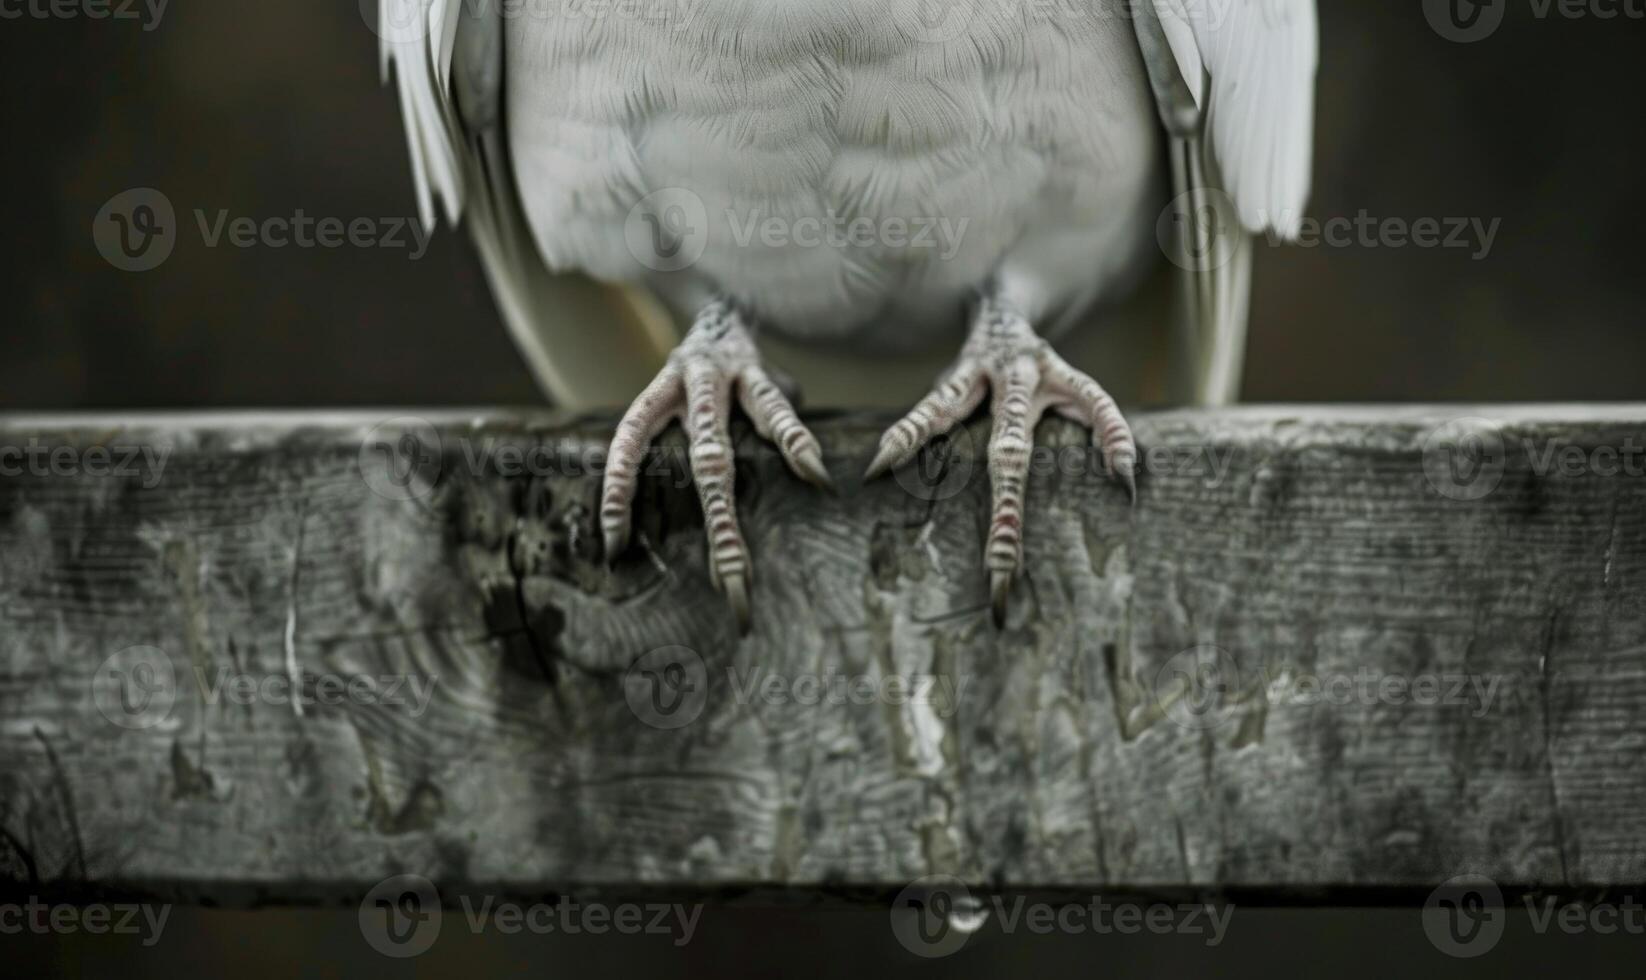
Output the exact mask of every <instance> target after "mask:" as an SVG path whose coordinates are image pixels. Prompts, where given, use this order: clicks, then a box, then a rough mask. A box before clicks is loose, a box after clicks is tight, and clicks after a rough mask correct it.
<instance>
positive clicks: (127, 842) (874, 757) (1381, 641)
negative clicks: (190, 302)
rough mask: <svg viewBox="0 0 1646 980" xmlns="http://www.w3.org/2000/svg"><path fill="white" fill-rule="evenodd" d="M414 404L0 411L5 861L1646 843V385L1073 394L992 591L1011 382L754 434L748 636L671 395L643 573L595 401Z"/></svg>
mask: <svg viewBox="0 0 1646 980" xmlns="http://www.w3.org/2000/svg"><path fill="white" fill-rule="evenodd" d="M389 414H394V413H389ZM400 414H401V416H402V417H401V418H399V419H398V420H395V421H390V422H387V423H386V424H380V423H383V422H384V417H383V416H381V415H379V416H372V417H367V416H364V415H354V416H324V417H322V416H302V415H275V416H267V417H240V416H234V417H220V416H214V417H206V416H164V417H163V416H150V417H126V418H120V419H114V418H92V417H70V418H30V417H11V418H7V419H0V447H4V450H3V453H0V469H3V470H4V475H3V476H0V880H10V881H11V882H13V884H14V885H24V886H27V887H31V888H32V887H40V886H62V887H73V886H75V885H87V886H95V887H111V888H128V889H137V890H143V891H159V892H170V893H173V894H183V895H190V896H197V897H203V898H208V899H213V900H239V899H240V898H247V897H249V898H262V899H272V900H282V899H292V898H315V897H319V898H347V897H348V896H355V895H359V894H360V893H362V892H364V891H366V890H367V889H369V888H370V887H371V886H372V885H373V884H375V883H376V882H378V881H379V880H381V879H382V878H384V877H385V876H387V875H390V874H395V873H399V872H404V871H410V872H416V873H419V874H424V875H427V876H428V877H430V878H433V879H435V880H437V881H439V882H441V883H442V884H443V885H444V886H447V887H451V888H457V889H461V888H469V887H490V888H501V889H509V890H516V891H548V890H558V889H569V888H578V887H581V888H594V889H608V890H632V889H657V890H667V891H674V892H685V893H695V894H699V895H704V894H715V893H724V892H725V891H726V890H728V889H736V888H741V887H753V888H758V889H761V890H763V891H765V892H767V893H819V892H832V893H838V892H842V891H857V892H872V893H883V892H895V891H896V890H897V889H898V888H899V887H901V885H902V884H904V883H906V882H908V881H910V880H911V879H914V878H916V877H919V876H922V875H926V874H931V873H946V874H953V875H956V876H959V877H960V878H962V879H965V880H968V881H972V882H977V883H980V884H984V885H987V886H990V887H999V888H1043V889H1052V890H1060V889H1061V890H1070V889H1075V890H1078V889H1099V888H1103V889H1114V888H1161V889H1171V888H1181V887H1187V888H1221V889H1247V890H1251V891H1255V892H1256V893H1259V894H1266V895H1268V896H1269V897H1271V898H1273V899H1276V900H1286V896H1288V895H1290V896H1303V897H1304V898H1300V899H1299V900H1306V896H1308V895H1310V894H1316V893H1319V892H1320V891H1321V890H1342V889H1350V890H1353V889H1402V888H1417V887H1426V886H1428V885H1430V884H1432V883H1435V882H1438V881H1441V880H1444V879H1447V878H1450V877H1451V876H1453V875H1455V874H1458V873H1464V872H1471V873H1479V874H1485V875H1489V876H1491V877H1493V878H1494V879H1496V880H1498V881H1499V882H1501V883H1504V884H1505V885H1516V884H1518V885H1524V886H1568V887H1586V886H1591V885H1619V884H1638V883H1641V882H1646V474H1643V469H1646V408H1643V407H1603V406H1597V407H1558V408H1557V407H1536V408H1533V407H1527V408H1479V409H1463V408H1457V409H1453V408H1399V409H1396V408H1356V409H1345V408H1334V407H1294V408H1284V409H1272V408H1252V409H1243V410H1237V411H1232V412H1221V413H1216V414H1208V413H1196V412H1171V413H1163V414H1153V415H1150V414H1140V415H1138V416H1137V417H1136V418H1135V420H1134V421H1135V423H1136V429H1137V434H1138V437H1139V440H1140V443H1141V444H1142V446H1143V447H1144V449H1145V452H1146V454H1145V457H1144V459H1143V465H1142V468H1141V471H1140V480H1139V483H1140V496H1139V501H1138V503H1137V505H1136V507H1135V508H1128V507H1127V506H1126V503H1125V499H1124V495H1123V493H1122V492H1121V491H1120V490H1118V489H1117V488H1116V487H1115V486H1114V485H1113V484H1112V483H1111V482H1110V481H1109V480H1108V479H1107V476H1106V474H1105V473H1104V472H1103V471H1102V467H1101V466H1100V465H1099V464H1098V463H1097V462H1096V460H1095V457H1094V456H1093V455H1092V454H1091V453H1090V452H1088V451H1086V450H1085V449H1084V448H1083V447H1085V446H1086V445H1087V443H1086V436H1085V434H1084V433H1083V432H1082V431H1080V430H1078V429H1076V428H1074V427H1073V426H1068V425H1065V424H1062V423H1047V424H1046V425H1045V426H1044V427H1043V429H1042V433H1041V440H1042V441H1041V447H1042V448H1041V451H1040V453H1039V455H1038V456H1037V465H1036V469H1035V475H1034V477H1033V479H1032V487H1031V492H1030V498H1029V501H1028V508H1029V522H1028V525H1027V527H1028V533H1027V549H1028V556H1027V572H1026V574H1025V575H1024V576H1023V578H1022V579H1021V580H1020V581H1019V583H1018V587H1017V589H1016V592H1015V593H1014V596H1013V599H1012V605H1011V609H1010V611H1009V615H1008V619H1007V623H1006V625H1005V627H1004V628H1003V629H996V628H995V627H994V626H993V625H992V624H991V621H990V617H989V615H988V607H987V601H986V581H987V577H986V574H985V573H984V571H983V569H982V565H981V557H982V534H983V531H984V523H985V508H986V502H987V497H988V485H987V478H986V474H984V473H983V471H982V466H981V462H980V456H979V453H978V448H979V447H980V445H981V441H982V439H983V438H984V437H985V435H986V427H985V426H986V423H985V422H983V421H979V422H977V423H975V424H974V426H973V427H972V429H971V430H969V431H967V432H964V433H962V434H960V435H958V436H957V437H956V438H954V439H953V440H951V441H949V442H948V443H946V444H945V445H944V446H942V447H939V448H938V449H935V450H933V451H931V452H930V453H928V455H927V457H925V458H924V459H923V460H922V462H921V464H920V465H919V466H917V467H914V468H912V469H910V470H909V471H906V472H905V473H903V474H901V475H900V476H899V478H897V479H886V480H883V481H880V482H877V483H875V484H871V485H867V486H864V485H861V483H860V481H859V480H857V479H856V476H855V474H857V473H859V472H861V470H862V467H863V465H864V464H865V463H866V462H867V459H868V457H869V456H870V455H871V450H872V448H873V446H874V443H875V440H876V438H877V437H878V434H879V432H880V430H881V428H882V427H883V426H884V424H885V422H886V420H885V419H883V418H870V417H861V416H834V417H828V418H819V419H817V420H816V430H817V432H818V434H819V436H820V438H821V440H822V442H823V443H824V447H825V450H826V454H827V457H828V459H829V460H830V465H831V468H832V469H833V471H834V473H835V474H836V477H837V479H838V480H839V482H840V483H841V486H842V489H841V492H840V493H839V494H838V495H837V496H829V495H826V494H823V493H820V492H817V491H815V490H813V489H811V488H809V487H807V486H805V485H803V484H801V483H799V482H798V481H796V480H794V479H793V478H791V477H790V476H789V475H788V474H787V473H786V472H785V471H784V470H783V468H782V466H781V464H780V461H779V460H778V458H777V457H776V456H775V455H774V453H773V452H772V450H771V449H770V448H769V447H767V446H766V445H764V444H763V443H761V442H760V441H759V440H758V439H756V438H754V437H753V436H752V434H751V433H749V432H748V431H747V430H740V433H741V434H740V436H739V463H738V481H739V483H738V487H739V494H740V498H741V499H740V502H739V503H740V507H739V509H740V512H741V514H742V518H743V523H744V528H745V531H746V534H747V537H748V541H749V544H750V547H751V550H752V552H753V556H754V560H755V562H756V577H755V586H754V603H755V611H756V615H755V623H754V628H753V632H752V634H751V635H750V636H748V637H747V638H744V639H741V640H740V639H739V637H738V634H737V630H736V627H735V625H734V622H733V620H732V617H731V615H730V613H729V612H728V610H727V609H726V607H725V605H724V603H723V602H722V601H721V600H720V599H719V598H718V596H717V594H716V593H715V592H714V591H713V589H712V588H711V586H710V583H709V582H708V580H707V577H706V573H705V566H704V560H703V550H704V535H703V526H702V519H701V517H700V516H699V515H698V511H697V506H696V501H695V497H694V494H693V490H692V489H691V486H690V484H689V482H688V481H687V480H686V478H685V472H686V467H685V458H684V453H683V447H682V442H681V440H680V437H679V435H678V434H677V433H676V434H674V435H671V436H669V437H668V438H667V439H666V440H665V441H664V444H663V446H662V448H661V449H660V450H659V451H658V452H657V454H656V465H655V466H652V467H650V469H649V473H648V476H647V477H646V479H645V486H644V489H643V493H642V499H641V501H640V505H639V517H638V524H637V530H638V532H639V534H638V535H637V544H636V546H635V547H634V548H633V549H632V550H631V551H630V553H629V554H626V555H624V556H622V557H621V559H620V560H618V561H617V562H616V563H615V565H614V566H612V567H611V568H608V567H607V565H606V564H605V563H604V562H603V561H602V558H601V555H600V553H599V552H600V549H599V543H598V534H597V531H596V526H597V525H596V511H597V496H596V495H597V489H598V483H599V478H598V469H599V463H600V458H601V454H602V451H603V445H604V438H605V436H606V434H607V432H608V425H609V423H603V422H568V421H563V420H557V419H555V418H552V417H548V416H540V415H532V414H519V413H503V412H478V413H474V414H472V415H458V414H441V415H429V414H428V413H423V414H424V415H426V416H427V421H425V420H420V419H410V418H406V417H404V415H405V413H400ZM1460 417H1477V418H1476V421H1472V422H1463V423H1456V422H1453V421H1452V420H1454V419H1458V418H1460ZM1482 419H1484V420H1490V421H1481V420H1482ZM134 451H135V455H133V452H134ZM145 452H146V453H147V455H145ZM294 676H296V677H300V678H301V680H300V682H299V684H298V687H299V689H300V690H302V691H303V692H305V694H306V696H305V697H304V698H300V699H297V700H299V701H306V702H307V703H298V704H292V703H289V702H290V701H291V700H292V699H291V698H289V697H287V696H286V694H287V693H289V679H290V678H292V677H294Z"/></svg>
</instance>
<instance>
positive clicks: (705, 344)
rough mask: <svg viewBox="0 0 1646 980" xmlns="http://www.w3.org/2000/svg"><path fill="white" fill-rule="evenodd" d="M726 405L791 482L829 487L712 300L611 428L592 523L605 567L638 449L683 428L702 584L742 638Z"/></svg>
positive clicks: (743, 595)
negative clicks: (696, 507)
mask: <svg viewBox="0 0 1646 980" xmlns="http://www.w3.org/2000/svg"><path fill="white" fill-rule="evenodd" d="M734 402H735V403H736V404H738V405H740V406H742V408H743V410H744V412H745V413H747V414H748V416H749V418H750V420H751V421H753V422H754V427H755V429H756V431H758V432H759V433H760V435H761V436H762V437H763V438H766V439H769V440H771V441H772V442H774V443H776V444H777V447H778V451H779V452H780V453H781V454H782V456H783V459H784V461H785V462H786V463H787V464H788V466H789V469H790V470H792V471H793V472H794V474H795V475H796V476H798V477H800V478H801V479H803V480H805V481H807V482H808V483H812V484H814V485H816V486H819V487H822V488H824V489H828V490H832V489H833V482H832V481H831V480H830V479H829V472H828V470H827V469H825V468H824V466H823V452H822V449H821V447H820V446H819V445H818V442H817V438H816V437H815V436H813V435H812V433H811V431H810V430H808V429H807V428H806V426H805V425H804V424H802V423H801V421H800V419H799V417H798V416H797V415H796V414H795V411H794V406H793V405H792V404H791V403H790V401H789V399H788V397H787V396H786V395H785V394H784V393H783V391H782V389H780V388H779V387H778V385H777V384H776V382H774V381H773V380H772V378H771V376H770V375H769V374H768V373H767V372H766V370H765V368H764V367H762V366H761V364H760V355H759V352H758V350H757V349H756V348H755V346H754V341H753V339H752V338H751V337H750V336H749V332H748V329H747V327H746V326H745V324H744V322H743V320H742V318H741V315H740V314H739V313H738V312H737V311H736V310H735V309H734V308H732V307H731V306H730V305H729V304H726V303H715V304H712V305H711V306H709V307H707V308H706V309H704V311H703V312H702V313H701V314H699V315H698V318H697V321H696V323H695V324H694V325H693V326H692V329H691V331H690V332H688V333H687V335H686V337H685V339H684V340H682V341H681V343H680V346H679V347H678V348H676V350H675V352H674V353H673V354H672V355H671V356H670V357H669V362H668V364H667V365H665V366H664V368H663V370H662V371H661V372H659V373H658V375H657V378H656V379H655V380H653V381H652V383H651V384H650V385H649V386H647V388H646V390H645V391H643V392H642V393H641V394H640V397H639V398H637V399H635V402H634V404H633V405H631V406H630V407H629V410H628V412H627V413H626V414H624V416H623V420H622V421H621V422H620V423H618V426H617V434H616V436H615V437H614V438H613V439H612V446H611V452H610V453H609V454H608V456H607V460H606V471H605V483H604V487H603V490H602V494H601V504H600V523H601V533H602V536H603V537H604V539H605V546H606V558H607V561H608V562H610V561H615V560H616V558H617V557H618V556H619V555H620V554H621V553H622V551H623V549H624V548H625V547H627V545H628V541H629V532H630V526H631V522H632V519H633V518H632V514H631V511H632V509H633V506H634V498H635V493H636V485H637V480H638V477H639V473H640V465H641V462H642V460H643V459H644V458H645V454H646V449H647V447H648V446H650V445H651V443H652V441H653V440H654V439H656V438H657V436H658V435H659V434H660V433H661V432H662V431H663V430H664V429H665V428H667V427H668V425H669V424H670V423H671V422H673V421H675V420H677V419H678V420H680V421H682V422H683V423H684V425H685V429H686V437H687V440H688V442H689V444H690V459H691V471H692V480H693V482H694V483H695V484H696V485H697V494H698V498H699V500H700V502H701V504H702V506H703V523H704V528H705V531H706V533H707V535H708V549H709V556H708V557H709V577H710V580H711V581H712V582H713V583H714V585H715V587H716V588H717V589H719V590H720V591H721V592H722V593H723V594H724V595H725V596H726V600H727V603H728V604H729V605H730V606H731V608H732V612H733V614H734V615H735V616H736V618H737V623H738V629H739V631H740V632H742V633H743V634H745V635H746V634H747V633H748V632H749V630H750V628H751V625H752V623H753V617H752V615H751V605H752V604H751V602H750V589H749V584H750V581H751V570H752V563H751V561H750V559H749V550H748V545H747V544H746V543H745V542H744V540H743V532H742V529H741V527H739V525H738V520H737V496H736V486H735V482H736V480H735V478H736V454H735V451H734V449H733V447H732V442H731V434H730V428H729V422H730V418H731V410H732V405H733V403H734Z"/></svg>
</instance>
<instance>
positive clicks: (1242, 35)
mask: <svg viewBox="0 0 1646 980" xmlns="http://www.w3.org/2000/svg"><path fill="white" fill-rule="evenodd" d="M1154 5H1155V10H1156V12H1157V13H1158V15H1159V17H1160V23H1161V27H1162V28H1163V29H1164V30H1165V34H1166V40H1167V43H1168V44H1169V45H1170V47H1171V49H1172V55H1173V56H1174V57H1175V58H1176V60H1177V64H1178V68H1179V70H1181V71H1182V72H1183V78H1184V81H1185V82H1187V83H1188V85H1189V90H1190V92H1191V93H1193V95H1194V97H1195V101H1196V103H1197V104H1198V105H1199V106H1200V108H1201V110H1202V111H1203V113H1204V114H1205V118H1206V127H1207V130H1208V131H1209V133H1210V136H1211V146H1212V152H1213V153H1214V154H1215V156H1216V159H1217V164H1218V168H1219V170H1220V171H1221V172H1222V176H1223V180H1224V183H1225V186H1226V188H1227V190H1228V193H1229V196H1230V197H1231V198H1232V199H1233V200H1234V203H1235V207H1236V208H1237V209H1238V210H1239V212H1240V220H1241V223H1243V224H1244V225H1246V227H1247V228H1249V229H1250V230H1252V231H1254V232H1259V231H1264V230H1266V229H1270V228H1272V229H1274V230H1275V231H1276V232H1278V233H1279V234H1281V235H1283V236H1285V237H1287V238H1295V237H1296V236H1297V233H1298V230H1299V228H1300V226H1301V224H1302V221H1303V206H1304V202H1305V200H1306V199H1307V198H1308V196H1309V169H1310V160H1311V156H1312V151H1313V143H1314V77H1315V68H1316V65H1317V63H1318V61H1319V56H1320V52H1319V44H1320V42H1319V31H1318V27H1317V26H1316V13H1315V0H1154ZM1208 82H1209V84H1210V93H1209V95H1208V93H1207V83H1208Z"/></svg>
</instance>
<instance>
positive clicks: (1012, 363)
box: [865, 299, 1137, 626]
mask: <svg viewBox="0 0 1646 980" xmlns="http://www.w3.org/2000/svg"><path fill="white" fill-rule="evenodd" d="M985 395H989V396H990V397H991V405H990V411H991V413H992V414H993V416H994V426H993V428H992V430H991V432H990V436H989V448H988V464H989V485H990V520H989V530H988V536H987V541H986V543H985V546H984V562H985V564H986V566H987V568H988V570H989V593H990V595H989V598H990V607H991V609H992V611H993V616H994V621H995V624H996V625H997V626H1001V625H1004V623H1005V619H1006V609H1007V605H1008V603H1009V601H1010V596H1011V586H1012V583H1013V582H1014V581H1015V580H1016V578H1017V574H1018V572H1019V571H1020V570H1021V568H1022V566H1023V528H1024V523H1025V518H1024V500H1025V497H1026V495H1027V492H1028V477H1029V468H1030V462H1031V456H1032V453H1033V451H1034V432H1035V428H1036V426H1038V425H1039V423H1040V419H1041V417H1042V416H1043V415H1044V414H1045V412H1046V411H1047V410H1048V409H1050V410H1052V411H1055V412H1057V413H1058V414H1060V415H1063V416H1065V417H1067V418H1071V419H1074V420H1075V421H1077V422H1080V423H1081V424H1083V425H1086V426H1088V427H1090V428H1091V430H1092V442H1093V444H1094V445H1095V446H1096V447H1097V448H1098V449H1099V450H1100V451H1101V452H1102V455H1103V459H1104V464H1105V466H1106V467H1107V469H1108V472H1109V475H1110V476H1111V477H1112V478H1113V479H1114V480H1116V481H1117V482H1119V483H1120V484H1121V485H1122V486H1123V487H1125V488H1126V492H1127V494H1128V496H1129V498H1130V499H1131V501H1132V502H1133V503H1135V502H1136V500H1137V477H1136V460H1137V445H1136V443H1135V442H1134V440H1133V438H1132V431H1131V427H1130V426H1128V425H1127V424H1126V420H1125V418H1124V417H1122V416H1121V414H1120V410H1119V408H1118V407H1117V406H1116V405H1115V402H1114V399H1113V398H1111V397H1110V396H1109V394H1108V392H1106V391H1104V390H1103V388H1102V386H1101V385H1099V384H1098V383H1097V382H1096V381H1094V380H1092V378H1091V377H1089V376H1088V375H1086V374H1084V373H1082V372H1080V371H1077V370H1075V369H1074V368H1073V367H1071V366H1070V365H1069V364H1068V362H1066V361H1064V360H1063V358H1062V357H1060V356H1059V355H1058V354H1057V352H1056V351H1054V350H1052V348H1051V345H1049V344H1047V343H1046V342H1045V341H1043V340H1041V339H1040V338H1039V337H1037V336H1035V333H1034V330H1033V328H1032V327H1031V326H1030V324H1029V321H1028V319H1027V318H1025V317H1023V316H1022V315H1020V314H1018V313H1016V312H1014V311H1013V310H1012V309H1011V308H1010V307H1009V306H1007V305H1006V304H1004V303H1002V302H1000V301H998V300H993V299H989V300H985V301H983V302H982V303H981V304H980V305H979V308H978V311H977V317H976V320H975V321H974V324H973V328H972V334H971V337H970V339H968V340H967V342H966V346H965V348H964V349H963V350H962V351H961V356H960V359H959V361H958V362H956V364H955V367H954V369H953V370H951V371H950V372H949V375H948V377H947V378H945V379H944V381H943V383H942V384H940V385H939V386H938V388H937V390H935V391H933V392H932V393H931V394H930V395H928V396H926V398H924V399H922V400H921V402H920V403H919V404H918V405H916V406H915V408H914V409H913V410H912V411H911V412H909V414H908V415H906V416H904V417H903V418H902V419H901V420H899V421H898V423H897V424H896V425H894V426H892V428H891V429H889V430H888V431H887V432H886V434H885V436H883V437H882V438H881V440H880V447H879V449H878V451H877V452H876V453H875V457H874V461H873V462H871V463H870V464H869V468H868V472H867V474H866V475H865V479H871V480H872V479H874V478H875V477H877V476H880V475H882V474H884V473H886V472H888V471H890V470H893V469H896V468H897V467H899V466H901V465H903V464H904V463H906V462H908V461H909V460H910V459H913V458H914V456H915V454H917V453H918V452H919V451H920V450H921V449H922V448H923V447H924V446H925V445H926V444H927V443H929V442H930V441H931V440H932V439H934V438H936V437H938V436H940V435H943V434H945V433H947V432H949V431H950V430H952V429H954V428H955V427H956V426H958V425H960V424H961V423H962V422H964V421H965V420H966V418H967V417H968V416H970V415H971V414H972V412H973V411H975V410H976V409H977V407H978V405H980V404H981V403H982V401H983V398H984V397H985Z"/></svg>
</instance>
